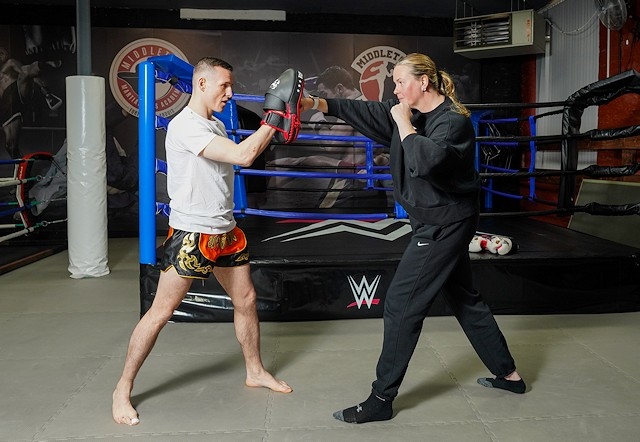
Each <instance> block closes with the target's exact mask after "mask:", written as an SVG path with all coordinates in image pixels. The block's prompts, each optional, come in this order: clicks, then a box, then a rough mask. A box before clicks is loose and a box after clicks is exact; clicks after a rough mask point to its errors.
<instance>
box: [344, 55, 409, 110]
mask: <svg viewBox="0 0 640 442" xmlns="http://www.w3.org/2000/svg"><path fill="white" fill-rule="evenodd" d="M405 55H406V54H405V53H404V52H402V51H401V50H400V49H396V48H394V47H391V46H374V47H371V48H369V49H367V50H365V51H362V52H361V53H360V55H358V56H357V57H356V58H355V59H354V60H353V63H351V67H352V68H353V69H355V70H356V71H358V72H359V73H360V90H361V91H362V95H364V96H365V97H367V100H369V101H381V100H382V99H383V98H385V89H387V86H388V88H391V90H389V91H386V92H387V94H386V96H388V97H390V96H392V94H393V67H394V66H395V65H396V63H397V62H398V60H399V59H400V58H401V57H404V56H405Z"/></svg>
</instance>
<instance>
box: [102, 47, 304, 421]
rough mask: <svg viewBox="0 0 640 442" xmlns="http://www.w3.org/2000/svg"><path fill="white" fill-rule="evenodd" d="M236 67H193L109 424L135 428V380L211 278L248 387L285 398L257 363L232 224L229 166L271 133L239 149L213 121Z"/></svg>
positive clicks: (247, 288) (251, 310)
mask: <svg viewBox="0 0 640 442" xmlns="http://www.w3.org/2000/svg"><path fill="white" fill-rule="evenodd" d="M232 70H233V68H232V67H231V65H229V64H228V63H227V62H225V61H222V60H219V59H216V58H208V57H207V58H203V59H202V60H200V61H199V62H198V63H197V64H196V65H195V67H194V71H193V79H192V86H193V92H192V96H191V99H190V101H189V104H188V105H187V106H186V107H185V108H184V109H183V110H182V111H181V112H180V113H179V114H178V115H177V116H176V117H174V118H173V119H172V120H171V122H170V123H169V127H168V130H167V137H166V142H165V144H166V154H167V167H168V175H167V190H168V193H169V198H170V199H171V202H170V206H171V214H170V217H169V226H170V229H169V235H168V237H167V239H166V241H165V243H164V249H165V251H164V255H163V257H162V261H161V268H162V272H161V274H160V279H159V281H158V290H157V293H156V295H155V298H154V301H153V304H152V306H151V307H150V308H149V310H148V311H147V312H146V314H145V315H144V316H143V317H142V319H140V322H139V323H138V325H137V326H136V328H135V329H134V331H133V334H132V336H131V340H130V342H129V350H128V352H127V358H126V361H125V365H124V370H123V373H122V376H121V378H120V380H119V381H118V384H117V386H116V389H115V391H114V392H113V406H112V413H113V419H114V420H115V421H116V422H117V423H121V424H127V425H136V424H138V423H139V422H140V420H139V418H138V413H137V411H136V410H135V408H134V407H133V405H132V404H131V391H132V389H133V381H134V379H135V377H136V374H137V373H138V371H139V370H140V367H141V366H142V364H143V362H144V360H145V359H146V357H147V356H148V354H149V353H150V352H151V349H152V348H153V345H154V343H155V341H156V338H157V337H158V334H159V333H160V331H161V330H162V328H163V327H164V325H165V324H166V323H167V322H168V321H169V319H170V318H171V316H172V315H173V312H174V310H175V309H176V308H177V307H178V306H179V304H180V302H181V301H182V300H183V298H184V296H185V295H186V293H187V291H188V290H189V288H190V286H191V282H192V281H193V280H194V279H206V278H207V277H208V276H209V275H210V274H213V275H214V276H215V277H216V279H217V280H218V282H219V283H220V285H221V286H222V287H223V288H224V289H225V291H226V292H227V294H228V295H229V297H230V298H231V301H232V302H233V307H234V324H235V330H236V336H237V338H238V341H239V342H240V346H241V348H242V352H243V355H244V359H245V364H246V370H247V375H246V380H245V383H246V385H247V386H249V387H266V388H270V389H271V390H273V391H276V392H281V393H290V392H291V391H292V389H291V387H290V386H289V385H287V383H286V382H284V381H280V380H277V379H275V378H274V377H273V376H272V375H271V374H270V373H269V372H267V371H266V370H265V368H264V366H263V364H262V360H261V357H260V331H259V323H258V314H257V310H256V292H255V288H254V286H253V282H252V280H251V276H250V272H249V252H248V249H247V240H246V237H245V235H244V233H243V232H242V230H240V228H238V227H237V226H236V222H235V220H234V218H233V176H234V171H233V165H234V164H235V165H239V166H243V167H247V166H250V165H251V164H252V163H253V161H254V160H255V159H256V158H257V157H258V156H259V155H260V153H262V151H263V150H264V149H265V148H266V147H267V146H268V145H269V143H270V141H271V138H272V137H273V135H274V133H275V130H274V129H273V128H272V127H270V126H268V125H261V126H260V128H259V129H258V130H257V131H256V132H255V133H254V134H252V135H251V136H249V137H247V138H245V139H244V140H243V141H242V142H240V143H239V144H236V143H235V142H233V141H232V140H230V139H229V138H228V137H227V134H226V131H225V127H224V124H223V123H222V122H221V121H220V120H218V119H216V118H215V117H214V116H213V113H214V112H221V111H222V110H223V108H224V106H225V105H226V104H227V102H228V101H229V100H230V99H231V96H232V95H233V91H232V86H233V74H232Z"/></svg>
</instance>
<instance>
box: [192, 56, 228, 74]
mask: <svg viewBox="0 0 640 442" xmlns="http://www.w3.org/2000/svg"><path fill="white" fill-rule="evenodd" d="M216 66H217V67H221V68H222V69H226V70H228V71H229V72H233V66H231V65H230V64H229V63H227V62H226V61H224V60H221V59H219V58H215V57H202V58H201V59H200V60H199V61H198V62H197V63H196V65H195V66H194V68H193V71H194V72H196V71H200V70H201V69H205V68H214V67H216Z"/></svg>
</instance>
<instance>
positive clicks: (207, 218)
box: [165, 107, 236, 234]
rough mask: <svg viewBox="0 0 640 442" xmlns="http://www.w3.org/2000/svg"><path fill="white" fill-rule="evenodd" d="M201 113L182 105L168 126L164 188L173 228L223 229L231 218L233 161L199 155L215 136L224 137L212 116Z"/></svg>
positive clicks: (228, 227) (231, 225)
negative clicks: (181, 108) (182, 107)
mask: <svg viewBox="0 0 640 442" xmlns="http://www.w3.org/2000/svg"><path fill="white" fill-rule="evenodd" d="M211 118H212V119H211V120H207V119H206V118H203V117H201V116H200V115H198V114H196V113H195V112H194V111H193V110H191V109H190V108H189V107H185V108H184V109H183V110H182V111H180V113H179V114H178V115H176V116H175V117H174V118H173V119H172V120H171V121H170V122H169V126H168V128H167V137H166V140H165V148H166V153H167V192H168V194H169V198H170V199H171V201H170V204H169V205H170V207H171V214H170V215H169V225H170V226H171V227H173V228H174V229H180V230H185V231H187V232H200V233H213V234H219V233H226V232H228V231H230V230H232V229H233V228H234V227H235V225H236V222H235V219H234V218H233V181H234V170H233V165H231V164H228V163H221V162H217V161H213V160H209V159H207V158H205V157H203V156H202V155H199V154H200V153H201V152H202V151H203V150H204V148H205V147H206V146H207V145H208V144H209V143H210V142H211V140H213V138H214V137H217V136H220V137H225V138H226V137H227V133H226V130H225V127H224V124H223V123H222V122H221V121H220V120H218V119H217V118H215V117H211Z"/></svg>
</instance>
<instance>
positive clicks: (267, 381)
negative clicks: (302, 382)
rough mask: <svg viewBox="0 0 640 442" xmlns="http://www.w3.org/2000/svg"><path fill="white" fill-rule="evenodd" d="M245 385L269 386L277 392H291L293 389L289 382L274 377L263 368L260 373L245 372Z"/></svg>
mask: <svg viewBox="0 0 640 442" xmlns="http://www.w3.org/2000/svg"><path fill="white" fill-rule="evenodd" d="M245 385H246V386H247V387H264V388H269V389H270V390H273V391H276V392H278V393H291V392H292V391H293V388H291V387H290V386H289V384H287V383H286V382H285V381H280V380H278V379H276V378H274V377H273V376H272V375H271V373H269V372H268V371H266V370H263V371H262V372H261V373H259V374H255V375H249V374H247V379H246V381H245Z"/></svg>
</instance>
